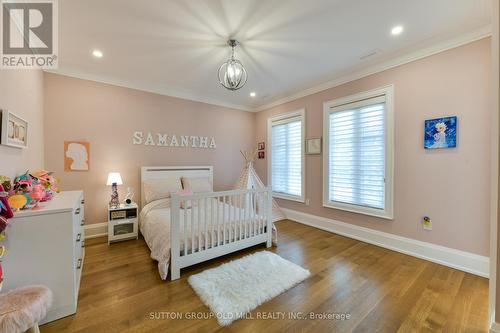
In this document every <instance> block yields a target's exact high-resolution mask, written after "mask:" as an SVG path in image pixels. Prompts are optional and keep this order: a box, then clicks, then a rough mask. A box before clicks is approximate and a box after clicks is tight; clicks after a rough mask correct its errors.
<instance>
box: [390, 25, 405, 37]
mask: <svg viewBox="0 0 500 333" xmlns="http://www.w3.org/2000/svg"><path fill="white" fill-rule="evenodd" d="M402 32H403V26H401V25H397V26H395V27H394V28H392V30H391V34H393V35H394V36H397V35H399V34H401V33H402Z"/></svg>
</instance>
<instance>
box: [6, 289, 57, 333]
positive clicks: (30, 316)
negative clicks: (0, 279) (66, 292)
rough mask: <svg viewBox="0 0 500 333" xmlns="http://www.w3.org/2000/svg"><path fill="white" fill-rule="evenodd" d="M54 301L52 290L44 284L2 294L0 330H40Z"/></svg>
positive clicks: (14, 332) (10, 332)
mask: <svg viewBox="0 0 500 333" xmlns="http://www.w3.org/2000/svg"><path fill="white" fill-rule="evenodd" d="M51 303H52V292H51V291H50V290H49V289H48V288H47V287H44V286H29V287H22V288H17V289H14V290H11V291H9V292H7V293H5V294H0V332H1V333H3V332H9V333H18V332H19V333H20V332H25V331H27V330H29V329H33V331H35V332H36V331H38V322H39V321H41V320H42V319H43V318H44V317H45V315H46V314H47V311H48V309H49V307H50V304H51Z"/></svg>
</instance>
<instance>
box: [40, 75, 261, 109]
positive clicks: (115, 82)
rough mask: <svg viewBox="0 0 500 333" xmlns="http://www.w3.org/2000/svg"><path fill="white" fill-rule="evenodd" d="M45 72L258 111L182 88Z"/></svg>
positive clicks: (226, 106) (193, 100)
mask: <svg viewBox="0 0 500 333" xmlns="http://www.w3.org/2000/svg"><path fill="white" fill-rule="evenodd" d="M44 72H47V73H51V74H57V75H62V76H67V77H72V78H76V79H81V80H87V81H93V82H97V83H103V84H107V85H112V86H118V87H122V88H129V89H134V90H138V91H143V92H148V93H153V94H158V95H163V96H168V97H175V98H180V99H185V100H188V101H192V102H200V103H205V104H210V105H215V106H222V107H225V108H230V109H236V110H240V111H247V112H255V111H256V110H255V109H254V108H251V107H248V106H245V105H239V104H231V103H227V102H223V101H220V100H218V99H214V98H212V97H209V96H201V95H199V94H193V93H190V92H187V91H180V90H176V89H170V88H165V89H163V88H157V87H151V86H146V85H141V84H137V83H133V82H130V81H126V80H110V79H106V78H101V77H97V76H94V75H89V74H83V73H80V72H76V71H64V70H59V69H56V70H44Z"/></svg>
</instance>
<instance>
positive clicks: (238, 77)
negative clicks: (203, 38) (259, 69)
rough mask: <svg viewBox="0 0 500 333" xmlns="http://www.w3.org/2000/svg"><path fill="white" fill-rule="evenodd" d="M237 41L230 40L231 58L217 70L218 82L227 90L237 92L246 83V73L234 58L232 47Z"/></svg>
mask: <svg viewBox="0 0 500 333" xmlns="http://www.w3.org/2000/svg"><path fill="white" fill-rule="evenodd" d="M237 43H238V42H237V41H235V40H230V41H229V42H228V44H229V45H230V46H231V47H232V54H231V58H230V59H229V60H228V61H226V62H225V63H223V64H222V65H221V66H220V68H219V82H220V84H222V86H223V87H224V88H226V89H228V90H238V89H240V88H241V87H243V86H244V85H245V83H246V82H247V71H246V70H245V67H243V65H242V64H241V62H240V61H239V60H237V59H235V58H234V47H235V46H236V45H237Z"/></svg>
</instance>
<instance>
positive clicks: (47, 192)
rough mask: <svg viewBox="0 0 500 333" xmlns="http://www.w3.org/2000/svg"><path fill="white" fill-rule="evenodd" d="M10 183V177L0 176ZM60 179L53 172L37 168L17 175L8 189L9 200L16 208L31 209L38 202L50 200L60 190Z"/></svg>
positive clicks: (0, 179) (6, 182) (0, 178)
mask: <svg viewBox="0 0 500 333" xmlns="http://www.w3.org/2000/svg"><path fill="white" fill-rule="evenodd" d="M2 179H3V180H4V181H5V183H4V184H9V186H10V180H8V177H5V176H0V181H2ZM57 184H58V181H57V179H56V178H54V177H53V176H52V172H49V171H46V170H37V171H35V172H32V173H30V172H29V171H26V172H25V173H24V174H22V175H19V176H17V177H16V178H15V179H14V181H13V184H12V188H10V187H9V189H8V191H7V192H8V194H9V197H8V202H9V204H10V206H11V207H12V208H13V209H14V210H19V209H30V208H33V207H36V206H38V203H40V202H44V201H48V200H50V199H52V198H53V197H54V194H55V193H58V192H59V189H58V187H57Z"/></svg>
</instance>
